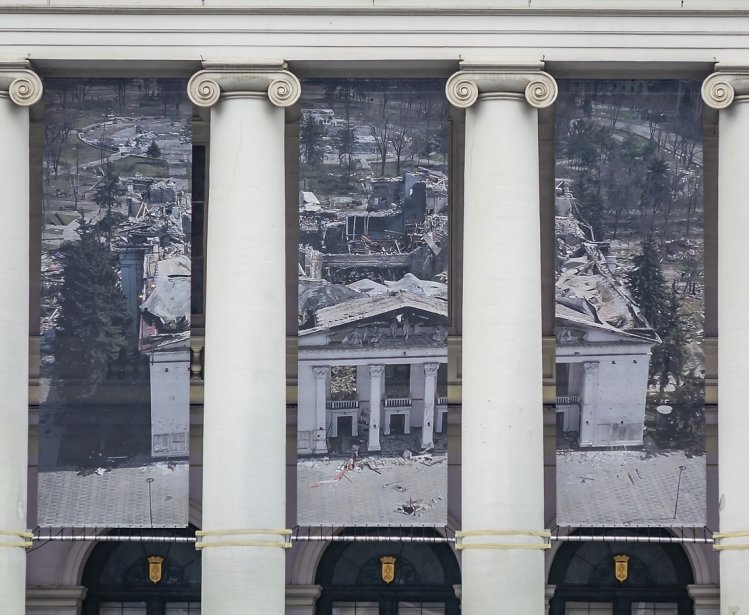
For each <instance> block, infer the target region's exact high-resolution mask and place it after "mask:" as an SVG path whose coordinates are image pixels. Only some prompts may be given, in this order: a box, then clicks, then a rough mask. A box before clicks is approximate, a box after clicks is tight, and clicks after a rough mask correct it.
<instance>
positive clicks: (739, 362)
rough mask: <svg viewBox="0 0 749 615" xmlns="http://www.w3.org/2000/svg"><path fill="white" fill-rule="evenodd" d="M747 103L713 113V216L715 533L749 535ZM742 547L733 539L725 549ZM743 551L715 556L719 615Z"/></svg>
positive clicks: (741, 585) (746, 598)
mask: <svg viewBox="0 0 749 615" xmlns="http://www.w3.org/2000/svg"><path fill="white" fill-rule="evenodd" d="M748 134H749V104H748V103H747V102H743V101H735V102H734V103H733V105H731V106H730V107H729V108H727V109H724V110H722V111H721V112H720V151H719V157H720V169H719V194H720V203H719V216H718V237H719V238H720V241H719V243H718V263H719V269H718V296H719V297H720V302H719V303H718V330H719V331H720V345H719V347H718V367H719V370H720V372H719V374H720V375H719V377H720V409H719V415H718V441H719V443H720V447H719V459H718V471H719V485H720V494H721V495H720V531H721V532H737V531H747V530H749V481H747V478H746V468H745V467H744V465H745V464H744V463H742V460H743V459H744V456H745V451H746V434H747V432H749V413H748V412H747V411H746V377H747V368H748V367H749V363H748V362H747V359H746V353H747V348H749V320H747V314H749V276H747V272H746V269H745V268H744V267H741V266H740V263H741V260H742V258H743V256H744V254H745V253H746V232H747V229H749V207H747V202H746V185H745V181H744V177H745V175H746V169H747V168H749V145H748V144H747V141H746V137H747V135H748ZM746 542H749V539H746V538H741V539H734V540H730V541H729V540H726V542H725V544H726V545H735V544H741V543H746ZM748 571H749V550H741V551H738V550H737V551H732V550H727V551H722V552H721V554H720V594H721V601H720V602H721V613H725V614H726V615H729V614H731V613H734V609H735V610H736V611H738V610H739V607H740V608H741V610H743V609H744V608H747V605H749V583H747V578H748V576H747V575H748V574H749V572H748Z"/></svg>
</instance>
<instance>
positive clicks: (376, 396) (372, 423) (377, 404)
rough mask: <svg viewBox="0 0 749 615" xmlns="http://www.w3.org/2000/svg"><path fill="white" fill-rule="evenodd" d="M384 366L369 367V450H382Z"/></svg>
mask: <svg viewBox="0 0 749 615" xmlns="http://www.w3.org/2000/svg"><path fill="white" fill-rule="evenodd" d="M384 373H385V366H384V365H370V366H369V442H368V443H367V450H368V451H369V452H375V451H379V450H380V423H381V422H382V376H383V374H384Z"/></svg>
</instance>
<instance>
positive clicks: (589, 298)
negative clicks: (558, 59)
mask: <svg viewBox="0 0 749 615" xmlns="http://www.w3.org/2000/svg"><path fill="white" fill-rule="evenodd" d="M701 114H702V107H701V100H700V84H699V83H698V82H684V81H562V82H560V96H559V99H558V101H557V105H556V118H557V119H556V200H555V207H556V212H555V214H556V218H555V220H556V341H557V346H556V347H557V350H556V381H557V399H556V417H557V455H556V465H557V522H558V524H559V525H561V526H621V525H626V526H704V525H705V522H706V518H705V514H706V513H705V502H706V499H705V498H706V495H705V482H706V477H705V427H704V424H705V420H704V373H705V369H704V356H703V351H702V345H701V344H702V336H703V326H704V325H703V323H704V295H703V289H704V267H703V264H704V263H703V260H704V259H703V246H704V215H703V211H704V210H703V203H702V140H701V135H702V120H701Z"/></svg>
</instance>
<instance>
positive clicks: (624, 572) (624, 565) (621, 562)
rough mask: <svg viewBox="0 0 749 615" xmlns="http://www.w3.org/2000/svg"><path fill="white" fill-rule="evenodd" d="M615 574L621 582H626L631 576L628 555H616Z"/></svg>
mask: <svg viewBox="0 0 749 615" xmlns="http://www.w3.org/2000/svg"><path fill="white" fill-rule="evenodd" d="M614 576H615V577H616V580H617V581H619V583H624V581H626V580H627V577H628V576H629V557H628V556H627V555H615V556H614Z"/></svg>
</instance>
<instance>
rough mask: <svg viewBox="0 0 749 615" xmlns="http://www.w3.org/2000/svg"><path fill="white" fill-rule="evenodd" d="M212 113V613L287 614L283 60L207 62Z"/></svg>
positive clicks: (207, 422)
mask: <svg viewBox="0 0 749 615" xmlns="http://www.w3.org/2000/svg"><path fill="white" fill-rule="evenodd" d="M204 67H205V70H203V71H200V72H199V73H197V74H195V75H194V76H193V77H192V79H191V80H190V83H189V85H188V93H189V95H190V99H191V100H192V101H193V102H194V103H195V104H196V105H199V106H203V107H211V137H210V150H211V162H210V182H209V185H210V199H209V201H210V220H209V223H208V236H207V257H208V259H209V260H210V263H211V264H210V265H209V267H210V274H209V275H208V276H207V279H206V307H205V314H206V324H205V374H206V376H205V419H204V428H203V531H204V532H206V535H205V536H202V538H201V542H202V543H203V544H204V548H203V556H202V558H203V581H202V610H203V612H204V613H221V615H240V614H242V615H247V614H255V615H282V613H284V592H285V578H284V576H285V575H284V568H285V557H284V550H283V548H281V547H282V545H283V542H284V535H283V532H284V528H285V524H286V460H285V450H286V365H285V348H286V346H285V333H286V332H285V319H284V312H285V310H284V305H285V258H286V257H285V229H284V222H285V221H284V215H285V214H284V211H285V196H284V190H285V188H284V109H283V108H284V107H288V106H290V105H293V104H294V103H295V102H296V101H297V100H298V98H299V94H300V86H299V81H298V80H297V78H296V77H295V76H294V75H293V74H291V73H290V72H288V71H287V70H285V68H286V65H285V63H284V62H280V61H279V62H266V63H263V64H226V63H208V62H206V63H204Z"/></svg>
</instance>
